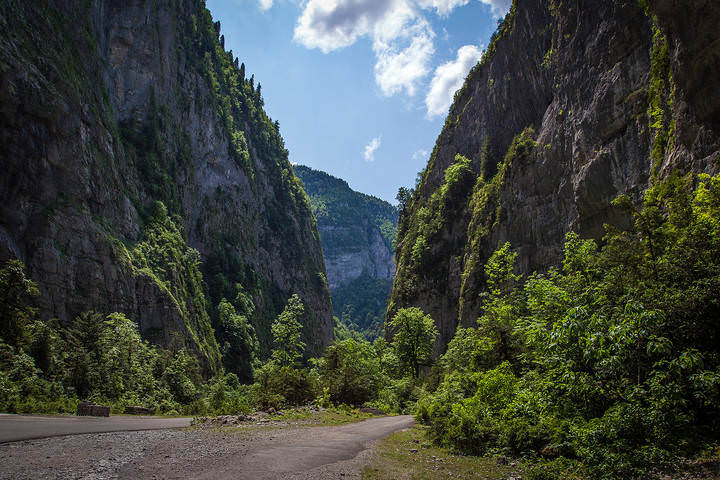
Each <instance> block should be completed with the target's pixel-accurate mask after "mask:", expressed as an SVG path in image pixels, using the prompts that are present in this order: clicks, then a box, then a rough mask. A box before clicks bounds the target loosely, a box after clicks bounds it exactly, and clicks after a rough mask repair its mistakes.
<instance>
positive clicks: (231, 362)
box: [215, 290, 258, 381]
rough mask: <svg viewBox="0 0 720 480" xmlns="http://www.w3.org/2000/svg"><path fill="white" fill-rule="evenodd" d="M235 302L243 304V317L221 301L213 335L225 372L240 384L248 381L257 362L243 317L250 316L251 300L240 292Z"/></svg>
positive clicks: (255, 347) (254, 341)
mask: <svg viewBox="0 0 720 480" xmlns="http://www.w3.org/2000/svg"><path fill="white" fill-rule="evenodd" d="M238 299H239V300H238V301H239V302H241V303H243V304H244V307H245V308H244V312H246V314H245V315H242V314H239V313H237V312H236V311H235V307H234V306H233V304H232V303H230V302H228V301H227V300H225V299H224V298H223V299H222V300H221V301H220V304H219V305H218V307H217V309H218V328H217V329H216V330H215V335H216V337H217V338H218V340H219V341H220V342H221V350H222V358H223V364H224V366H225V369H226V370H227V371H229V372H231V373H234V374H236V375H238V376H239V377H240V378H241V379H242V380H248V381H250V380H252V371H253V368H254V366H255V364H256V362H257V351H258V342H257V337H256V336H255V329H254V328H253V326H252V324H251V323H250V321H249V320H248V317H247V316H246V315H252V312H253V310H254V306H253V304H252V300H251V299H250V298H249V297H248V296H247V295H245V294H244V292H243V291H242V290H241V291H239V292H238Z"/></svg>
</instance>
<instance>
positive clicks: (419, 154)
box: [412, 148, 429, 161]
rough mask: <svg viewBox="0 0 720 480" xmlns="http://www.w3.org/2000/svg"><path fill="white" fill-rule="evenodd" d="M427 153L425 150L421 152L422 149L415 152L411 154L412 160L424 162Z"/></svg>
mask: <svg viewBox="0 0 720 480" xmlns="http://www.w3.org/2000/svg"><path fill="white" fill-rule="evenodd" d="M428 153H429V152H428V151H427V150H423V149H422V148H421V149H420V150H415V153H413V154H412V159H413V160H416V161H417V160H425V159H427V156H428Z"/></svg>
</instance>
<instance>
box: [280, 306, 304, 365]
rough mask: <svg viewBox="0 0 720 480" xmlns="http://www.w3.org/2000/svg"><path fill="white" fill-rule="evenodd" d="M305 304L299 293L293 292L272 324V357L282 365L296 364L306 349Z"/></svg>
mask: <svg viewBox="0 0 720 480" xmlns="http://www.w3.org/2000/svg"><path fill="white" fill-rule="evenodd" d="M304 311H305V306H304V305H303V303H302V300H300V297H299V296H298V295H297V294H293V296H292V297H290V299H289V300H288V302H287V305H286V306H285V309H284V310H283V311H282V313H281V314H280V315H278V317H277V319H276V320H275V322H273V324H272V334H273V346H274V348H273V351H272V359H273V361H274V362H276V363H277V364H278V365H280V366H281V367H286V366H293V365H296V364H297V362H298V360H299V359H300V358H301V357H302V356H303V353H304V351H305V342H303V341H302V337H301V334H302V324H301V323H300V318H302V315H303V312H304Z"/></svg>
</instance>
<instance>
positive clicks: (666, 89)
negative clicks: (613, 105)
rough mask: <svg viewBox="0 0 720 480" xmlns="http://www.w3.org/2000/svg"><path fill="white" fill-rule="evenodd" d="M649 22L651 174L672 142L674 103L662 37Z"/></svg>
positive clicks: (673, 90) (667, 54) (671, 82)
mask: <svg viewBox="0 0 720 480" xmlns="http://www.w3.org/2000/svg"><path fill="white" fill-rule="evenodd" d="M656 22H657V21H656V19H653V23H652V28H653V48H652V52H651V54H650V76H649V85H648V109H647V116H648V122H649V126H650V132H651V133H652V138H653V143H652V152H651V154H650V157H651V158H652V160H653V165H652V173H653V175H655V174H657V169H658V167H659V166H660V164H661V162H662V161H663V159H664V157H665V152H667V151H668V149H669V147H670V145H671V143H670V142H672V141H673V135H674V132H675V121H674V120H672V119H671V118H670V117H671V115H672V106H673V103H674V100H675V88H676V87H675V80H674V78H673V74H672V69H671V68H670V49H669V46H668V41H667V38H666V37H665V35H664V34H663V33H662V31H661V30H660V27H658V26H657V25H656Z"/></svg>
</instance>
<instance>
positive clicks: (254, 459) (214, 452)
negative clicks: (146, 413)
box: [0, 416, 413, 480]
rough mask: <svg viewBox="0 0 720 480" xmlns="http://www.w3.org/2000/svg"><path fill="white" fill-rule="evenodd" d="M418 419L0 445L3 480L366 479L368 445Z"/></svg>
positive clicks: (129, 434)
mask: <svg viewBox="0 0 720 480" xmlns="http://www.w3.org/2000/svg"><path fill="white" fill-rule="evenodd" d="M412 424H413V419H412V417H409V416H399V417H381V418H371V419H368V420H365V421H362V422H358V423H353V424H348V425H342V426H333V427H308V426H302V427H300V426H293V425H288V426H282V427H279V426H270V427H268V426H260V425H253V426H249V427H241V428H235V429H210V430H207V429H205V430H197V429H191V430H153V431H139V432H115V433H100V434H85V435H73V436H66V437H56V438H45V439H41V440H31V441H22V442H14V443H6V444H3V445H0V478H3V479H4V478H8V479H9V478H13V479H25V478H28V479H29V478H43V479H49V478H76V479H91V478H92V479H111V478H163V479H164V478H202V479H211V478H212V479H224V478H227V479H230V478H232V479H248V480H250V479H258V480H260V479H262V480H280V479H282V480H285V479H288V480H289V479H294V480H299V479H303V480H310V479H312V480H320V479H338V478H360V475H359V473H360V470H361V468H362V465H363V463H364V461H365V459H366V458H367V455H368V454H369V450H368V449H369V447H370V445H371V443H372V442H373V441H375V440H379V439H381V438H383V437H385V436H387V435H389V434H390V433H392V432H395V431H397V430H401V429H404V428H408V427H410V426H411V425H412Z"/></svg>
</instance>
